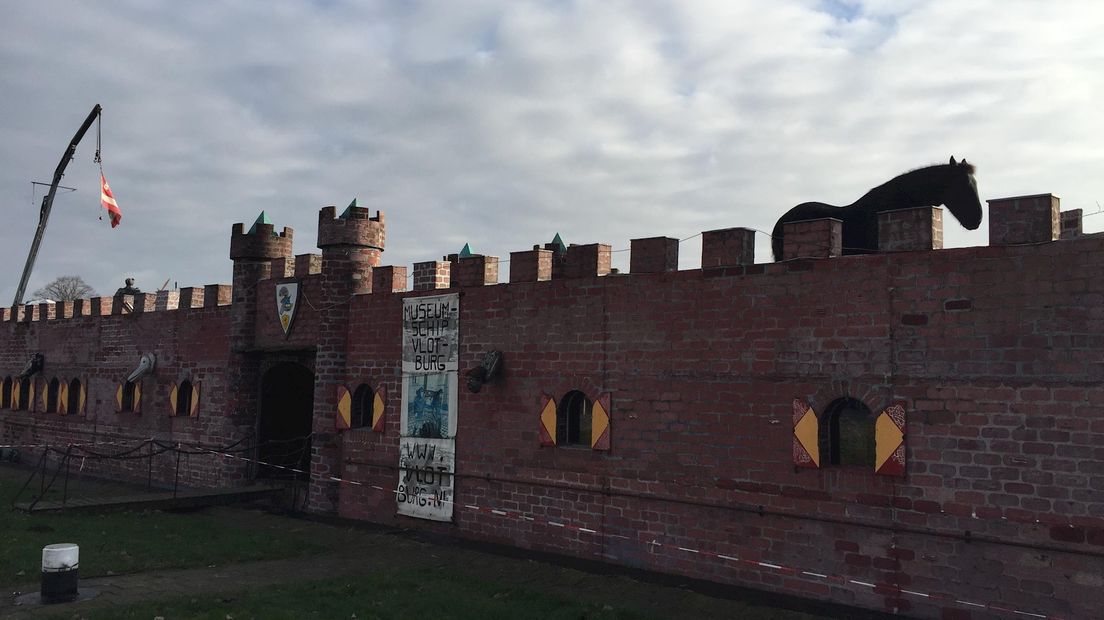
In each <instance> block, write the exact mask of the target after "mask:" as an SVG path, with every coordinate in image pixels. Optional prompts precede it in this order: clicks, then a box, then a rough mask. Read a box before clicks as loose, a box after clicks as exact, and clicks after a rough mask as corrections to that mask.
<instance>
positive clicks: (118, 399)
mask: <svg viewBox="0 0 1104 620" xmlns="http://www.w3.org/2000/svg"><path fill="white" fill-rule="evenodd" d="M122 411H123V384H122V383H116V384H115V413H122Z"/></svg>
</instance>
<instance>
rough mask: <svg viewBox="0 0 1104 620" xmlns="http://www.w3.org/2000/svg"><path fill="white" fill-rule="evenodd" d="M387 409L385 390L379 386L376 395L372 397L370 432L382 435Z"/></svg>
mask: <svg viewBox="0 0 1104 620" xmlns="http://www.w3.org/2000/svg"><path fill="white" fill-rule="evenodd" d="M386 407H387V388H385V387H384V386H382V385H381V386H379V387H378V388H376V393H375V394H373V395H372V430H373V431H375V432H377V433H382V432H383V429H384V426H385V424H384V422H385V419H386V418H385V417H384V413H386Z"/></svg>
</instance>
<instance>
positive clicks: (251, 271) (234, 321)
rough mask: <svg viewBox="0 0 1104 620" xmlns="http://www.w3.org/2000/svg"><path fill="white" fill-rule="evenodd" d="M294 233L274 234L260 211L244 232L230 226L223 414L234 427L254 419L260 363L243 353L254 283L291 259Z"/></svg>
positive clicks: (251, 324) (249, 343)
mask: <svg viewBox="0 0 1104 620" xmlns="http://www.w3.org/2000/svg"><path fill="white" fill-rule="evenodd" d="M293 234H294V231H293V230H292V229H290V228H284V230H283V232H281V233H277V232H276V231H275V229H274V227H273V225H272V222H271V221H269V219H268V216H266V215H265V213H264V212H263V211H262V212H261V215H260V216H259V217H258V218H257V221H256V222H254V223H253V226H252V227H250V229H249V230H248V231H245V226H244V225H242V224H234V227H233V229H232V230H231V232H230V259H231V260H233V261H234V281H233V289H232V300H233V302H232V304H231V306H230V334H229V339H230V360H229V362H230V363H229V364H228V366H227V368H228V371H227V379H228V383H229V386H228V387H229V389H228V390H227V401H228V406H227V412H229V413H230V415H231V419H232V421H233V422H235V423H237V424H241V425H242V426H243V427H246V428H247V429H249V430H251V429H252V428H253V424H254V423H255V421H256V415H257V385H258V382H259V381H260V374H259V373H260V360H259V359H258V357H257V356H255V355H247V354H246V352H247V351H248V350H249V349H251V348H252V347H253V344H254V333H255V332H254V330H255V324H256V322H257V304H258V299H257V282H258V281H260V280H264V279H267V278H269V277H271V276H272V261H273V260H275V259H278V258H283V259H289V258H291V256H292V235H293Z"/></svg>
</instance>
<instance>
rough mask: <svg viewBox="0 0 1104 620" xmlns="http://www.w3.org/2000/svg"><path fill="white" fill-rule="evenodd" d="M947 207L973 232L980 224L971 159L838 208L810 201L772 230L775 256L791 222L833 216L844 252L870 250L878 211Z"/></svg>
mask: <svg viewBox="0 0 1104 620" xmlns="http://www.w3.org/2000/svg"><path fill="white" fill-rule="evenodd" d="M939 205H946V207H947V209H949V210H950V212H951V215H954V216H955V219H957V220H958V222H959V223H960V224H962V225H963V226H965V227H966V228H967V229H969V230H974V229H976V228H977V227H978V226H981V200H980V199H979V198H978V191H977V182H976V181H975V180H974V166H973V165H972V164H968V163H966V160H965V159H963V160H962V161H957V162H956V161H955V158H954V156H952V157H951V161H950V163H948V164H942V165H939V166H928V167H927V168H920V169H919V170H913V171H912V172H906V173H905V174H902V175H901V176H899V177H897V178H895V179H893V180H891V181H888V182H886V183H883V184H882V185H879V186H878V187H875V188H874V189H872V190H870V191H869V192H867V193H866V194H865V195H864V196H863V197H862V198H859V199H858V200H856V201H855V202H853V203H851V204H849V205H847V206H846V207H837V206H833V205H829V204H824V203H823V202H805V203H802V204H799V205H797V206H796V207H794V208H792V209H790V210H789V211H787V212H786V213H785V215H783V216H782V217H781V218H779V219H778V223H777V224H775V225H774V231H773V232H772V233H771V237H772V239H771V249H772V250H773V251H774V260H776V261H778V260H782V225H783V224H786V223H789V222H800V221H803V220H815V219H820V218H826V217H831V218H835V219H838V220H841V221H842V222H843V253H844V254H869V253H871V252H877V251H878V213H879V212H881V211H893V210H896V209H911V208H914V207H935V206H939Z"/></svg>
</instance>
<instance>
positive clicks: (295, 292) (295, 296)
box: [276, 282, 299, 336]
mask: <svg viewBox="0 0 1104 620" xmlns="http://www.w3.org/2000/svg"><path fill="white" fill-rule="evenodd" d="M298 305H299V283H298V282H280V283H278V284H277V285H276V316H277V318H279V319H280V327H282V328H283V329H284V335H285V336H287V335H288V332H290V331H291V321H292V319H294V318H295V308H296V307H297V306H298Z"/></svg>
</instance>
